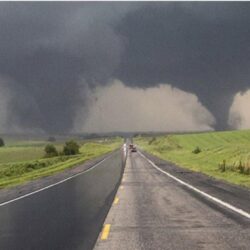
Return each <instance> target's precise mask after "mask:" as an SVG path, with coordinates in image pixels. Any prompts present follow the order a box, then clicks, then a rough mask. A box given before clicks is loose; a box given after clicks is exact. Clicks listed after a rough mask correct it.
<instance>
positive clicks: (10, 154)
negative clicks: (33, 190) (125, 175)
mask: <svg viewBox="0 0 250 250" xmlns="http://www.w3.org/2000/svg"><path fill="white" fill-rule="evenodd" d="M64 142H65V141H64V140H60V141H56V142H53V144H54V145H55V147H56V148H57V150H58V151H59V152H60V151H62V149H63V145H64ZM77 142H78V144H79V145H80V154H77V155H72V156H62V155H61V156H57V157H52V158H45V157H44V155H45V152H44V147H45V146H46V145H47V144H48V143H50V142H48V141H45V140H27V141H25V140H8V139H7V140H6V145H5V146H4V147H1V148H0V188H3V187H7V186H13V185H17V184H21V183H24V182H27V181H29V180H33V179H37V178H40V177H44V176H48V175H52V174H54V173H57V172H60V171H62V170H65V169H67V168H70V167H73V166H75V165H78V164H81V163H84V162H85V161H87V160H90V159H93V158H95V157H98V156H100V155H103V154H106V153H109V152H111V151H113V150H114V149H116V148H118V147H119V146H120V145H121V144H122V139H121V138H110V139H98V140H77Z"/></svg>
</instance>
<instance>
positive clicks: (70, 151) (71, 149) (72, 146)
mask: <svg viewBox="0 0 250 250" xmlns="http://www.w3.org/2000/svg"><path fill="white" fill-rule="evenodd" d="M79 149H80V146H79V145H78V144H77V142H75V141H73V140H71V141H67V142H66V143H65V145H64V147H63V154H64V155H76V154H79V153H80V152H79Z"/></svg>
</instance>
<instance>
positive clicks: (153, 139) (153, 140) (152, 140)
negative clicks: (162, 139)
mask: <svg viewBox="0 0 250 250" xmlns="http://www.w3.org/2000/svg"><path fill="white" fill-rule="evenodd" d="M155 141H156V138H155V137H153V138H152V139H151V140H150V141H148V145H151V144H152V143H153V142H155Z"/></svg>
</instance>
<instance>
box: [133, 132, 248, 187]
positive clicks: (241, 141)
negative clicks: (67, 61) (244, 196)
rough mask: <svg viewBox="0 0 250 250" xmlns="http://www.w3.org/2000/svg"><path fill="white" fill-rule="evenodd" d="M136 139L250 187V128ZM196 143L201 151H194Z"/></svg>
mask: <svg viewBox="0 0 250 250" xmlns="http://www.w3.org/2000/svg"><path fill="white" fill-rule="evenodd" d="M134 142H135V143H136V144H138V145H139V146H140V147H141V148H143V149H144V150H146V151H148V152H150V153H152V154H154V155H156V156H158V157H160V158H162V159H165V160H169V161H171V162H174V163H176V164H178V165H180V166H182V167H185V168H188V169H191V170H194V171H199V172H203V173H205V174H207V175H210V176H214V177H216V178H219V179H223V180H226V181H228V182H231V183H234V184H240V185H244V186H247V187H250V131H249V130H245V131H227V132H209V133H200V134H199V133H197V134H184V135H168V136H159V137H137V138H135V139H134ZM197 147H198V148H199V149H200V150H201V152H200V153H196V154H195V153H194V152H193V151H194V150H195V149H197ZM198 151H199V150H198Z"/></svg>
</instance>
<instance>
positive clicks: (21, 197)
mask: <svg viewBox="0 0 250 250" xmlns="http://www.w3.org/2000/svg"><path fill="white" fill-rule="evenodd" d="M112 155H113V154H111V155H109V156H107V157H106V158H104V159H103V160H101V161H100V162H98V163H97V164H95V165H94V166H92V167H90V168H89V169H87V170H85V171H83V172H81V173H78V174H75V175H72V176H70V177H68V178H66V179H63V180H61V181H58V182H56V183H53V184H51V185H49V186H46V187H44V188H41V189H38V190H36V191H33V192H31V193H28V194H25V195H22V196H19V197H17V198H15V199H12V200H9V201H5V202H3V203H0V207H2V206H5V205H7V204H10V203H12V202H14V201H18V200H21V199H23V198H26V197H28V196H31V195H33V194H36V193H39V192H41V191H44V190H46V189H49V188H52V187H54V186H57V185H59V184H61V183H63V182H66V181H68V180H70V179H73V178H75V177H77V176H79V175H82V174H85V173H87V172H89V171H91V170H93V169H94V168H96V167H97V166H98V165H100V164H101V163H103V162H104V161H106V160H107V159H108V158H110V157H111V156H112Z"/></svg>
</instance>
